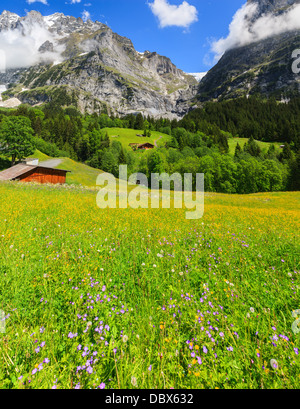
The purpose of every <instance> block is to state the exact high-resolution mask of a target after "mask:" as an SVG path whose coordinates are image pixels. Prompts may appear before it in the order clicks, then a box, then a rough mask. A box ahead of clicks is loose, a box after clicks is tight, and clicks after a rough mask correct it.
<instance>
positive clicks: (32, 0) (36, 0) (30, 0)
mask: <svg viewBox="0 0 300 409" xmlns="http://www.w3.org/2000/svg"><path fill="white" fill-rule="evenodd" d="M26 1H27V3H28V4H33V3H43V4H45V6H48V3H47V0H26Z"/></svg>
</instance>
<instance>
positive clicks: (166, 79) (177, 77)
mask: <svg viewBox="0 0 300 409" xmlns="http://www.w3.org/2000/svg"><path fill="white" fill-rule="evenodd" d="M31 27H35V28H36V27H40V28H41V29H42V30H47V33H49V36H50V38H51V40H47V41H46V42H44V43H43V44H41V45H40V46H39V48H38V50H37V51H38V52H39V53H40V54H46V55H47V58H48V55H49V54H51V53H55V55H57V54H58V53H60V55H61V57H62V58H61V61H63V62H61V63H59V64H57V61H52V63H51V64H49V63H46V64H45V60H44V63H43V64H39V65H36V66H34V67H31V68H29V69H27V70H25V72H24V73H23V75H22V76H21V77H20V76H17V75H16V76H15V77H14V76H12V75H11V78H12V79H15V82H16V85H17V84H18V83H21V85H22V88H26V92H19V90H20V86H18V87H16V88H15V89H16V94H15V95H13V90H11V91H12V96H17V97H18V98H19V99H20V100H21V101H23V102H29V101H30V103H31V104H35V103H39V102H44V101H45V100H46V101H47V100H51V99H52V94H53V89H55V88H58V89H60V88H61V87H64V90H65V92H67V93H68V94H70V95H74V94H76V96H77V102H76V103H77V105H78V107H79V108H80V109H81V110H82V111H85V110H87V111H88V112H93V111H94V110H97V109H96V108H95V107H97V106H99V107H103V104H105V105H106V106H108V107H109V110H110V111H111V112H113V113H116V114H126V113H130V112H142V113H143V114H145V115H151V116H168V117H171V118H174V117H177V118H178V117H181V116H182V115H184V114H185V113H186V112H187V111H188V110H189V108H190V101H191V99H192V98H193V97H194V96H195V95H196V93H197V81H196V80H195V78H194V77H192V76H190V75H188V74H185V73H184V72H183V71H181V70H179V69H178V68H177V67H176V66H175V65H174V64H172V62H171V61H170V59H169V58H167V57H163V56H160V55H158V54H157V53H155V52H153V53H151V52H149V51H147V52H145V53H139V52H137V51H136V50H135V49H134V46H133V44H132V42H131V41H130V40H129V39H128V38H125V37H121V36H120V35H118V34H116V33H114V32H113V31H112V30H111V29H110V28H109V27H107V26H106V25H105V24H102V23H99V22H98V21H96V22H92V21H90V20H89V21H87V22H83V20H82V19H81V18H75V17H69V16H65V15H64V14H61V13H55V14H53V15H51V16H46V17H43V16H42V15H41V14H40V13H38V12H30V13H28V15H27V16H26V17H22V18H20V17H18V16H17V15H13V14H11V13H9V12H5V13H3V14H2V15H1V16H0V32H1V31H2V30H20V32H22V35H26V33H28V32H30V28H31ZM49 58H51V55H50V56H49ZM46 62H49V61H46ZM53 62H54V64H53ZM3 78H4V77H2V79H1V76H0V81H1V80H2V81H3ZM17 90H18V92H17ZM76 103H75V104H76ZM99 109H100V108H99Z"/></svg>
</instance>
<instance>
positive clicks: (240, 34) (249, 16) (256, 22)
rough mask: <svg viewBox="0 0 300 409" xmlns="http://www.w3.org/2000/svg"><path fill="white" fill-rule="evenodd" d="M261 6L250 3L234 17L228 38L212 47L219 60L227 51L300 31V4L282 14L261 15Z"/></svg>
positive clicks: (216, 42)
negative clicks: (288, 32) (289, 32)
mask: <svg viewBox="0 0 300 409" xmlns="http://www.w3.org/2000/svg"><path fill="white" fill-rule="evenodd" d="M259 11H260V10H259V4H258V3H256V2H248V3H246V4H244V5H243V6H242V7H241V8H240V9H239V10H238V11H237V12H236V14H235V15H234V17H233V20H232V22H231V24H230V26H229V34H228V36H227V37H226V38H220V39H219V40H217V41H214V42H213V43H212V45H211V51H212V52H213V53H214V55H215V60H218V59H219V58H220V57H221V56H222V55H223V54H224V52H225V51H227V50H229V49H231V48H235V47H240V46H244V45H247V44H251V43H254V42H257V41H261V40H264V39H266V38H268V37H272V36H275V35H279V34H282V33H285V32H287V31H294V30H300V4H299V3H298V4H295V5H293V6H291V7H289V8H288V9H287V10H286V11H283V12H280V13H270V12H267V13H262V14H260V13H259Z"/></svg>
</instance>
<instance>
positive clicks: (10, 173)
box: [0, 163, 70, 180]
mask: <svg viewBox="0 0 300 409" xmlns="http://www.w3.org/2000/svg"><path fill="white" fill-rule="evenodd" d="M37 168H40V169H49V170H56V171H60V172H70V171H69V170H63V169H55V168H47V167H45V166H40V165H36V166H32V165H26V164H24V163H19V164H17V165H15V166H12V167H11V168H8V169H5V170H3V171H2V172H0V180H14V179H17V178H18V177H20V176H22V175H25V174H26V173H28V172H30V171H31V170H34V169H37Z"/></svg>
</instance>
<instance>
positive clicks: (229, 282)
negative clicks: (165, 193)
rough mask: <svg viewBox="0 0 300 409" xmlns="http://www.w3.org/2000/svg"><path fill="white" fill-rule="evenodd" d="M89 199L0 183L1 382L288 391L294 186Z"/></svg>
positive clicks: (291, 379) (294, 292)
mask: <svg viewBox="0 0 300 409" xmlns="http://www.w3.org/2000/svg"><path fill="white" fill-rule="evenodd" d="M60 166H62V167H67V168H72V166H75V165H74V164H73V163H72V162H71V161H68V162H65V161H64V162H62V163H61V165H60ZM76 166H79V165H76ZM76 166H75V168H72V169H73V170H74V175H75V174H76V171H79V170H78V168H76ZM95 172H96V171H95ZM94 176H95V175H94ZM94 176H92V175H87V176H86V177H87V178H90V179H89V180H92V178H93V177H94ZM72 177H73V176H72ZM77 181H78V182H79V180H77ZM73 182H76V181H75V180H73ZM94 183H95V182H94ZM96 195H97V192H95V191H93V190H92V189H90V190H88V189H85V188H84V187H80V186H77V187H76V186H70V185H66V186H64V187H62V186H47V185H37V184H21V183H18V182H3V183H1V184H0V197H1V202H0V274H1V281H0V309H1V310H2V316H1V317H2V320H1V321H0V323H1V325H2V326H1V327H0V328H1V330H2V333H0V355H1V361H2V365H1V368H0V387H1V388H15V389H16V388H20V389H37V388H42V389H51V388H52V389H70V388H77V389H79V388H80V389H97V388H100V389H104V388H105V389H112V388H113V389H121V388H125V389H141V388H145V389H148V388H149V389H156V388H165V389H169V388H175V389H189V388H196V389H204V388H205V389H208V388H213V389H214V388H220V389H236V388H253V389H254V388H257V389H266V388H272V389H273V388H274V389H278V388H290V389H296V388H299V385H300V375H299V374H300V361H299V346H300V338H299V336H300V335H299V331H300V328H299V318H300V316H299V313H300V297H299V294H300V266H299V260H300V257H299V255H300V251H299V247H300V246H299V243H300V240H299V221H300V214H299V204H300V194H299V193H292V192H291V193H260V194H253V195H244V196H240V195H225V194H214V193H210V194H206V196H205V212H204V216H203V217H202V218H201V219H199V220H187V219H186V217H185V215H186V213H185V211H186V209H174V208H172V207H171V209H130V208H128V209H123V210H122V209H99V208H98V207H97V205H96Z"/></svg>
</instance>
